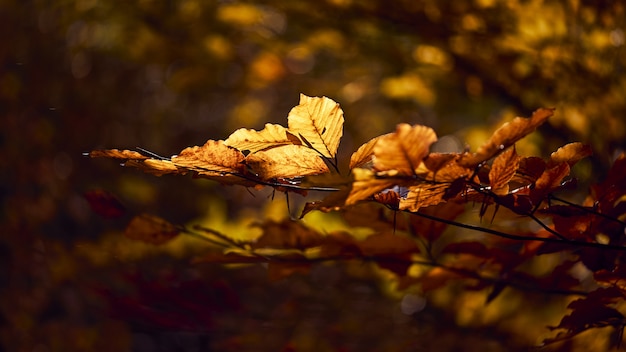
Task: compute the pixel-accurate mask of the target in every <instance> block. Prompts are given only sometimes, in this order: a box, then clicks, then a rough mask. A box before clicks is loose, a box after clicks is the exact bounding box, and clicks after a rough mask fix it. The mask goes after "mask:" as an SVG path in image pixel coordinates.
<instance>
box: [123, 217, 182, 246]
mask: <svg viewBox="0 0 626 352" xmlns="http://www.w3.org/2000/svg"><path fill="white" fill-rule="evenodd" d="M179 233H180V228H179V227H177V226H175V225H173V224H171V223H169V222H168V221H167V220H164V219H162V218H160V217H158V216H155V215H150V214H140V215H137V216H135V217H134V218H133V219H132V220H131V221H130V223H129V224H128V226H127V227H126V230H125V231H124V236H126V237H128V238H130V239H133V240H139V241H142V242H147V243H151V244H156V245H159V244H164V243H167V242H169V241H170V240H171V239H173V238H174V237H176V236H178V234H179Z"/></svg>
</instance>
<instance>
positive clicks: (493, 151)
mask: <svg viewBox="0 0 626 352" xmlns="http://www.w3.org/2000/svg"><path fill="white" fill-rule="evenodd" d="M553 114H554V109H545V108H542V109H538V110H537V111H535V112H534V113H533V115H532V116H531V117H530V118H523V117H516V118H514V119H513V120H512V121H511V122H507V123H505V124H504V125H502V126H501V127H500V128H498V129H497V130H496V131H495V132H494V133H493V135H492V136H491V138H489V140H488V141H487V142H486V143H485V144H483V145H482V146H480V147H479V148H478V150H477V151H476V152H475V153H473V154H465V155H463V156H462V157H461V159H460V160H459V164H461V165H462V166H465V167H469V168H473V167H475V166H477V165H478V164H480V163H482V162H484V161H487V160H489V159H491V158H493V157H494V156H496V155H498V154H499V153H501V152H502V151H504V150H505V149H506V148H508V147H510V146H512V145H513V144H514V143H515V142H517V141H518V140H520V139H522V138H524V137H525V136H527V135H528V134H530V133H531V132H533V131H534V130H535V129H536V128H537V127H539V126H540V125H541V124H543V123H544V122H545V121H546V120H547V119H548V118H549V117H550V116H552V115H553Z"/></svg>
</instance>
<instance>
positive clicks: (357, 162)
mask: <svg viewBox="0 0 626 352" xmlns="http://www.w3.org/2000/svg"><path fill="white" fill-rule="evenodd" d="M381 137H383V136H378V137H374V138H372V139H370V140H369V141H368V142H367V143H365V144H363V145H362V146H360V147H359V149H357V150H356V152H354V153H352V155H351V156H350V170H352V169H354V168H357V167H364V166H365V165H366V164H368V163H371V162H372V157H373V156H374V146H375V145H376V143H377V142H378V140H379V139H380V138H381Z"/></svg>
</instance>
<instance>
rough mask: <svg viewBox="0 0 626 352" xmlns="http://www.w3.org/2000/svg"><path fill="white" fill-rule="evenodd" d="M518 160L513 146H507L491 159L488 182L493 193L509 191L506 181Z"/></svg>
mask: <svg viewBox="0 0 626 352" xmlns="http://www.w3.org/2000/svg"><path fill="white" fill-rule="evenodd" d="M520 160H521V157H520V156H519V155H517V153H516V152H515V148H509V149H507V150H506V151H505V152H504V153H502V154H500V155H498V157H497V158H496V159H495V160H494V161H493V165H491V170H489V183H490V185H491V191H492V192H493V193H495V194H497V195H499V196H502V195H505V194H507V193H508V192H509V187H508V183H509V181H510V180H511V179H512V178H513V176H514V175H515V172H516V171H517V169H518V168H519V163H520Z"/></svg>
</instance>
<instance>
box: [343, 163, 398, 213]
mask: <svg viewBox="0 0 626 352" xmlns="http://www.w3.org/2000/svg"><path fill="white" fill-rule="evenodd" d="M352 171H353V173H354V181H353V182H352V188H351V189H350V193H349V194H348V197H347V198H346V205H351V204H355V203H357V202H359V201H361V200H364V199H367V198H369V197H371V196H372V195H374V194H376V193H378V192H380V191H382V190H384V189H387V188H392V187H393V186H395V185H396V184H398V182H399V181H401V180H398V179H394V178H375V177H374V173H373V172H372V171H371V170H366V169H359V168H357V169H354V170H352Z"/></svg>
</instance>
